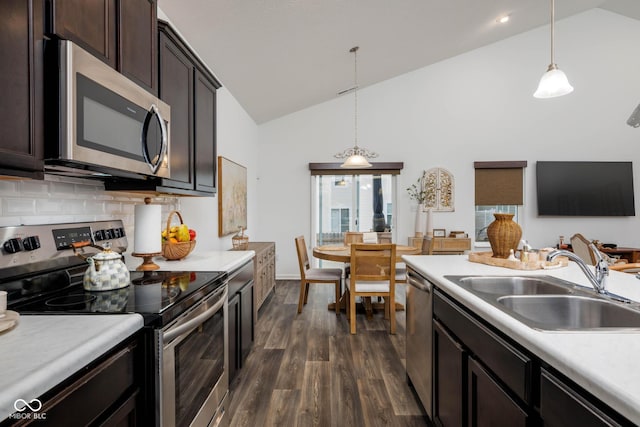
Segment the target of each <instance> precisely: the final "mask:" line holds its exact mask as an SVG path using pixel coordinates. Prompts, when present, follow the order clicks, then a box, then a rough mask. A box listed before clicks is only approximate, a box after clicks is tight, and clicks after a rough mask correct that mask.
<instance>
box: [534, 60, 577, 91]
mask: <svg viewBox="0 0 640 427" xmlns="http://www.w3.org/2000/svg"><path fill="white" fill-rule="evenodd" d="M549 68H550V69H549V70H548V71H547V72H546V73H544V74H543V75H542V78H541V79H540V84H539V85H538V90H536V92H535V93H534V94H533V96H534V97H535V98H555V97H556V96H562V95H567V94H569V93H571V92H573V86H571V85H570V84H569V79H567V76H566V75H565V74H564V73H563V72H562V71H561V70H559V69H557V68H555V67H553V68H551V67H549Z"/></svg>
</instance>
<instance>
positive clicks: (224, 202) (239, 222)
mask: <svg viewBox="0 0 640 427" xmlns="http://www.w3.org/2000/svg"><path fill="white" fill-rule="evenodd" d="M218 189H219V192H218V236H220V237H221V236H226V235H228V234H232V233H236V232H238V231H239V230H240V227H242V228H247V168H246V167H244V166H242V165H239V164H238V163H235V162H233V161H231V160H229V159H227V158H225V157H222V156H218Z"/></svg>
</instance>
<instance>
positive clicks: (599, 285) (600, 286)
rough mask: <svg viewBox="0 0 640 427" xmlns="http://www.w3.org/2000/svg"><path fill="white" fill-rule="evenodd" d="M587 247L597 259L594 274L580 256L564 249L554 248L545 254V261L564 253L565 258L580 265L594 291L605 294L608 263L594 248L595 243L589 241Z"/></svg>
mask: <svg viewBox="0 0 640 427" xmlns="http://www.w3.org/2000/svg"><path fill="white" fill-rule="evenodd" d="M589 248H590V249H591V252H592V253H593V254H594V256H595V257H596V259H597V261H596V265H595V270H596V274H595V275H594V274H593V273H592V272H591V270H590V269H589V267H588V266H587V264H585V262H584V261H583V260H582V258H580V257H579V256H578V255H576V254H575V253H573V252H569V251H566V250H564V249H556V250H555V251H551V252H549V255H547V261H553V260H554V259H555V257H557V256H559V255H564V256H566V257H567V258H569V259H571V260H573V261H575V262H576V264H578V267H580V269H581V270H582V272H583V273H584V274H585V275H586V276H587V279H589V282H591V285H592V286H593V288H594V289H595V290H596V292H597V293H599V294H606V293H607V291H606V289H605V287H606V280H607V276H608V275H609V264H608V263H607V261H606V260H605V259H604V258H603V257H602V255H601V254H600V251H598V248H596V245H594V244H593V243H591V244H589Z"/></svg>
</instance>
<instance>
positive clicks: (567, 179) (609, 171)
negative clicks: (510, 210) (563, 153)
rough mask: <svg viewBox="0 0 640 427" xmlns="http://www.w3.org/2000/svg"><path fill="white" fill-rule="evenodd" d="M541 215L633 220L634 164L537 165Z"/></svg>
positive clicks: (545, 163) (550, 163)
mask: <svg viewBox="0 0 640 427" xmlns="http://www.w3.org/2000/svg"><path fill="white" fill-rule="evenodd" d="M536 183H537V195H538V215H554V216H634V215H635V214H636V212H635V203H634V197H633V169H632V164H631V162H537V164H536Z"/></svg>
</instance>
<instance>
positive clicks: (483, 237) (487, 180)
mask: <svg viewBox="0 0 640 427" xmlns="http://www.w3.org/2000/svg"><path fill="white" fill-rule="evenodd" d="M526 166H527V162H526V161H523V162H475V164H474V167H475V169H476V173H475V206H476V208H475V245H476V246H489V238H488V237H487V227H488V226H489V224H491V223H492V222H493V220H494V219H495V218H494V217H493V213H494V212H504V213H512V214H514V216H513V220H514V221H515V222H517V223H518V224H520V225H522V223H523V215H522V213H521V207H522V205H523V203H524V202H523V200H524V194H523V186H524V168H525V167H526Z"/></svg>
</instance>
